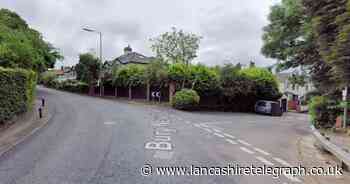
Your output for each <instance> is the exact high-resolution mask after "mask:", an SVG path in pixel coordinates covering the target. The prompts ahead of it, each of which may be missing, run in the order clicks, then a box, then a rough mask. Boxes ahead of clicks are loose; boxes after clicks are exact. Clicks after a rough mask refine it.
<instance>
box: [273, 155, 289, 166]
mask: <svg viewBox="0 0 350 184" xmlns="http://www.w3.org/2000/svg"><path fill="white" fill-rule="evenodd" d="M273 159H274V160H276V161H277V162H278V163H280V164H282V165H284V166H287V167H292V165H291V164H289V163H288V162H287V161H285V160H282V159H280V158H276V157H275V158H273Z"/></svg>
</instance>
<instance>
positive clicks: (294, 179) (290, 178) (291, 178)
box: [283, 172, 301, 183]
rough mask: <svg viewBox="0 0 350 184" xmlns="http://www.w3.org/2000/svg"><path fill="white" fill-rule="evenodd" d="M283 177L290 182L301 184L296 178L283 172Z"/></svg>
mask: <svg viewBox="0 0 350 184" xmlns="http://www.w3.org/2000/svg"><path fill="white" fill-rule="evenodd" d="M283 175H284V176H285V177H286V178H288V179H289V180H291V181H292V182H295V183H301V181H300V180H299V179H298V178H297V177H294V176H293V175H290V174H286V173H285V172H283Z"/></svg>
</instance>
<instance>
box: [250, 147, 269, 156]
mask: <svg viewBox="0 0 350 184" xmlns="http://www.w3.org/2000/svg"><path fill="white" fill-rule="evenodd" d="M254 150H255V151H257V152H259V153H261V154H263V155H266V156H269V155H270V153H268V152H266V151H264V150H262V149H260V148H254Z"/></svg>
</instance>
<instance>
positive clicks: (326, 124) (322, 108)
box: [309, 96, 341, 128]
mask: <svg viewBox="0 0 350 184" xmlns="http://www.w3.org/2000/svg"><path fill="white" fill-rule="evenodd" d="M336 104H337V103H336V102H335V101H332V100H330V99H329V98H328V97H325V96H315V97H313V98H312V99H311V101H310V103H309V114H310V116H311V121H312V122H313V124H314V125H315V127H316V128H331V127H333V126H334V124H335V122H336V118H337V116H338V115H339V114H340V112H341V111H340V109H339V108H333V107H336Z"/></svg>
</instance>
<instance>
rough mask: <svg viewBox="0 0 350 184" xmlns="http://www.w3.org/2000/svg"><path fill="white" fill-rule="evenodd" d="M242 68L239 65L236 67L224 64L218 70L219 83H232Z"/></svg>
mask: <svg viewBox="0 0 350 184" xmlns="http://www.w3.org/2000/svg"><path fill="white" fill-rule="evenodd" d="M241 68H242V66H241V64H240V63H238V64H237V65H233V64H231V63H230V64H225V65H224V66H223V67H221V68H220V78H221V81H223V82H225V81H233V80H235V79H236V77H237V76H238V72H239V71H240V70H241Z"/></svg>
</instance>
